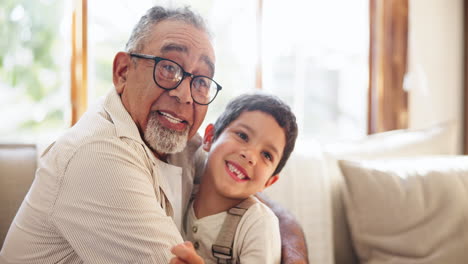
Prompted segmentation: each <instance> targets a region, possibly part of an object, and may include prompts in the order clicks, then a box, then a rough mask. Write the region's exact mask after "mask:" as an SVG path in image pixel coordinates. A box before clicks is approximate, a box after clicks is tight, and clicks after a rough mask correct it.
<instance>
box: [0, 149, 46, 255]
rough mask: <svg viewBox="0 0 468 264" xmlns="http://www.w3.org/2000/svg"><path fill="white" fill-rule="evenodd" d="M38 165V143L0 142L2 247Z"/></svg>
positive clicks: (0, 232) (0, 246) (0, 229)
mask: <svg viewBox="0 0 468 264" xmlns="http://www.w3.org/2000/svg"><path fill="white" fill-rule="evenodd" d="M36 167H37V148H36V145H34V144H0V249H1V248H2V246H3V241H4V239H5V236H6V233H7V231H8V228H9V227H10V223H11V221H12V220H13V218H14V216H15V214H16V211H17V210H18V208H19V206H20V205H21V202H22V201H23V198H24V197H25V195H26V193H27V192H28V190H29V187H30V186H31V183H32V181H33V179H34V173H35V171H36Z"/></svg>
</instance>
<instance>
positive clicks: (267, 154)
mask: <svg viewBox="0 0 468 264" xmlns="http://www.w3.org/2000/svg"><path fill="white" fill-rule="evenodd" d="M262 155H263V156H264V157H265V158H266V159H268V160H270V161H272V160H273V157H272V156H271V154H270V153H268V152H266V151H263V152H262Z"/></svg>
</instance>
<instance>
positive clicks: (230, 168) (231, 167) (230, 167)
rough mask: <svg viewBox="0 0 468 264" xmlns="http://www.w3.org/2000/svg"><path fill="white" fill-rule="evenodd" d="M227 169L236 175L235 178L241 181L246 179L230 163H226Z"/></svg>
mask: <svg viewBox="0 0 468 264" xmlns="http://www.w3.org/2000/svg"><path fill="white" fill-rule="evenodd" d="M228 168H229V170H230V171H231V172H234V173H235V174H236V176H237V178H239V179H241V180H243V179H245V178H246V177H245V175H244V174H243V173H241V172H240V171H239V170H238V169H237V168H236V167H234V166H232V165H231V164H230V163H228Z"/></svg>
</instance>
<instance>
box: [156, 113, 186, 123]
mask: <svg viewBox="0 0 468 264" xmlns="http://www.w3.org/2000/svg"><path fill="white" fill-rule="evenodd" d="M159 113H160V114H161V115H163V116H165V117H166V118H167V120H169V122H171V123H175V124H176V123H181V122H183V120H181V119H179V118H177V117H174V116H172V115H170V114H168V113H165V112H161V111H160V112H159Z"/></svg>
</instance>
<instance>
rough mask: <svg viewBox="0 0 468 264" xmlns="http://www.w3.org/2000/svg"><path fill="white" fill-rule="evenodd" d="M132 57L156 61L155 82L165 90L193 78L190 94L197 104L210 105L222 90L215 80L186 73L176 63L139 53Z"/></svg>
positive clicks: (174, 87) (133, 54) (131, 54)
mask: <svg viewBox="0 0 468 264" xmlns="http://www.w3.org/2000/svg"><path fill="white" fill-rule="evenodd" d="M130 56H132V57H136V58H140V59H149V60H154V70H153V80H154V82H155V83H156V84H157V85H158V86H159V87H161V88H162V89H164V90H167V91H169V90H173V89H176V88H177V87H178V86H179V85H180V84H181V83H182V81H183V80H184V78H185V77H187V76H190V77H191V78H192V80H191V81H190V93H191V95H192V99H193V101H194V102H195V103H197V104H201V105H208V104H210V103H211V102H213V100H214V99H215V98H216V95H218V92H219V91H220V90H221V89H222V87H221V85H219V84H218V83H217V82H215V81H214V80H213V79H211V78H209V77H206V76H203V75H193V74H191V73H189V72H186V71H185V70H184V69H183V68H182V66H180V65H179V64H177V62H175V61H172V60H169V59H165V58H161V57H156V56H151V55H146V54H139V53H130Z"/></svg>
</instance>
